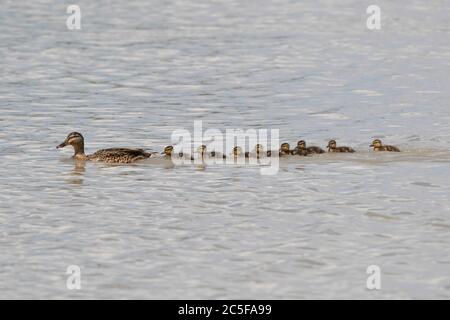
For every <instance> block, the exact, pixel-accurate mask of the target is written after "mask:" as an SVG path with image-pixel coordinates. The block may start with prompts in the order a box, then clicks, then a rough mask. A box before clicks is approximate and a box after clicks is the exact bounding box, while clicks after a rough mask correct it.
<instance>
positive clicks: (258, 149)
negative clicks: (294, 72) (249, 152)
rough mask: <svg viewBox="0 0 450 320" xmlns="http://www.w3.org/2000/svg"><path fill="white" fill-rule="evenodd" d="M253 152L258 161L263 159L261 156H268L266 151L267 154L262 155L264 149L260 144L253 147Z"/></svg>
mask: <svg viewBox="0 0 450 320" xmlns="http://www.w3.org/2000/svg"><path fill="white" fill-rule="evenodd" d="M254 151H255V154H256V158H258V159H259V158H261V157H263V156H265V155H268V154H269V151H267V153H266V154H264V147H263V145H262V144H260V143H258V144H257V145H256V146H255V149H254Z"/></svg>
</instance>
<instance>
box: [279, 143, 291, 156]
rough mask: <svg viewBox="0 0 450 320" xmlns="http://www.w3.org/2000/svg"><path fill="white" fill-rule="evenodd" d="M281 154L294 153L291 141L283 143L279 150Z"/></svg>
mask: <svg viewBox="0 0 450 320" xmlns="http://www.w3.org/2000/svg"><path fill="white" fill-rule="evenodd" d="M279 153H280V156H287V155H291V154H293V152H292V150H291V146H290V145H289V143H287V142H285V143H282V144H281V147H280V150H279Z"/></svg>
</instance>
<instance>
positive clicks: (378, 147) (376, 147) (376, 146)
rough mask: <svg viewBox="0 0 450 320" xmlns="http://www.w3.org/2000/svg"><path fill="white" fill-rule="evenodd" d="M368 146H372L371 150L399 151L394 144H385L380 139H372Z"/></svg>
mask: <svg viewBox="0 0 450 320" xmlns="http://www.w3.org/2000/svg"><path fill="white" fill-rule="evenodd" d="M370 147H372V148H373V151H390V152H400V149H399V148H397V147H394V146H385V145H383V143H382V142H381V140H380V139H375V140H373V142H372V144H371V145H370Z"/></svg>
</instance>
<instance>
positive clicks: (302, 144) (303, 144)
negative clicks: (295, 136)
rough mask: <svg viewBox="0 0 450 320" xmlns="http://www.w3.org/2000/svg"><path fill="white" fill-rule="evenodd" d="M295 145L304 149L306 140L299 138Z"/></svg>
mask: <svg viewBox="0 0 450 320" xmlns="http://www.w3.org/2000/svg"><path fill="white" fill-rule="evenodd" d="M297 147H298V148H299V149H305V148H306V142H305V140H300V141H299V142H297Z"/></svg>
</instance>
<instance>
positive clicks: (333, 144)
mask: <svg viewBox="0 0 450 320" xmlns="http://www.w3.org/2000/svg"><path fill="white" fill-rule="evenodd" d="M327 148H328V152H343V153H345V152H348V153H353V152H355V150H353V149H352V148H350V147H338V146H337V144H336V141H335V140H331V141H330V142H329V143H328V146H327Z"/></svg>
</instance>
